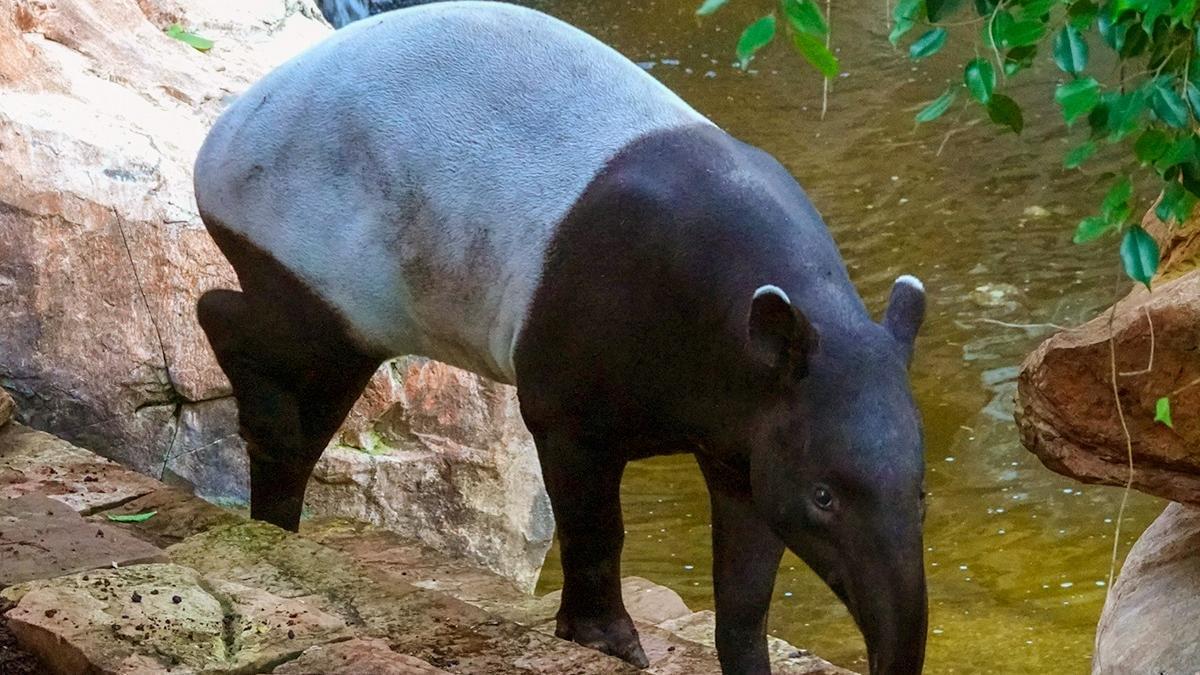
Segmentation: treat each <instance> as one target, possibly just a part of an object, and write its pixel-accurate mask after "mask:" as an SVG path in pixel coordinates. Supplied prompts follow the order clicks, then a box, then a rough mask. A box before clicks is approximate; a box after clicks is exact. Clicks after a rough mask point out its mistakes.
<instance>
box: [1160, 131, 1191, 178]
mask: <svg viewBox="0 0 1200 675" xmlns="http://www.w3.org/2000/svg"><path fill="white" fill-rule="evenodd" d="M1195 159H1196V138H1195V136H1191V135H1187V136H1181V137H1180V138H1177V139H1175V142H1174V143H1172V144H1171V147H1169V148H1167V151H1166V152H1164V153H1163V154H1162V156H1161V157H1159V158H1158V159H1156V160H1155V161H1154V168H1155V169H1157V170H1158V171H1160V172H1163V173H1165V172H1166V171H1167V169H1170V168H1171V167H1173V166H1176V165H1179V164H1187V163H1190V162H1192V161H1195Z"/></svg>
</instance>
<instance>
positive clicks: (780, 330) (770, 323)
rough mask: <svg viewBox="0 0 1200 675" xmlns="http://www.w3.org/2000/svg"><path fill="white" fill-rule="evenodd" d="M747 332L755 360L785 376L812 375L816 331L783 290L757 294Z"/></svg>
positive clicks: (764, 290) (764, 288)
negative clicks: (810, 356) (809, 369)
mask: <svg viewBox="0 0 1200 675" xmlns="http://www.w3.org/2000/svg"><path fill="white" fill-rule="evenodd" d="M746 329H747V337H748V338H749V343H750V355H751V356H752V357H753V358H754V360H756V361H758V362H759V363H761V364H763V365H765V366H767V367H768V368H771V369H772V370H774V371H776V372H778V373H779V374H780V375H781V376H784V377H786V376H795V377H803V376H804V375H805V374H806V373H807V372H808V354H809V352H811V351H812V350H813V348H815V346H816V332H815V331H814V330H813V327H812V324H810V323H809V322H808V319H807V318H806V317H805V316H804V313H803V312H801V311H800V310H799V309H797V308H796V307H795V306H794V305H792V301H791V299H789V298H788V295H787V293H784V292H783V289H781V288H779V287H778V286H772V285H766V286H760V287H759V288H758V290H756V291H754V297H753V298H751V300H750V315H749V316H748V317H747V318H746Z"/></svg>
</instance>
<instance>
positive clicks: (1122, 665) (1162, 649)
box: [1092, 504, 1200, 675]
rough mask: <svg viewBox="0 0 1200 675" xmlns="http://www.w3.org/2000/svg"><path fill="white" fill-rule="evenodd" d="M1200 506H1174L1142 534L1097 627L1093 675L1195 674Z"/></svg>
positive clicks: (1199, 654) (1198, 662) (1199, 647)
mask: <svg viewBox="0 0 1200 675" xmlns="http://www.w3.org/2000/svg"><path fill="white" fill-rule="evenodd" d="M1198 626H1200V509H1198V508H1195V507H1190V506H1184V505H1182V504H1171V505H1170V506H1168V507H1167V509H1166V511H1163V513H1162V515H1160V516H1159V517H1158V519H1157V520H1155V521H1154V523H1153V524H1151V525H1150V527H1149V528H1148V529H1147V530H1146V531H1145V532H1144V533H1143V534H1142V536H1141V538H1139V539H1138V541H1137V543H1136V544H1134V546H1133V549H1131V550H1130V551H1129V556H1128V557H1127V558H1126V559H1125V566H1124V567H1123V568H1122V570H1121V577H1120V578H1119V579H1118V580H1117V582H1116V584H1114V585H1113V588H1112V591H1111V592H1110V593H1109V596H1108V601H1107V602H1106V603H1105V605H1104V613H1103V614H1102V615H1101V617H1100V625H1099V627H1098V628H1097V630H1096V653H1095V657H1094V659H1093V661H1092V672H1093V673H1096V675H1124V674H1125V673H1195V672H1200V640H1197V639H1196V631H1197V627H1198Z"/></svg>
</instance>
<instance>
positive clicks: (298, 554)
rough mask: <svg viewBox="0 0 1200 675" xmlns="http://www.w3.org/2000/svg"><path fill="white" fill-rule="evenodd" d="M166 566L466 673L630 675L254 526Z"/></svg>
mask: <svg viewBox="0 0 1200 675" xmlns="http://www.w3.org/2000/svg"><path fill="white" fill-rule="evenodd" d="M167 552H168V554H169V555H170V556H171V560H172V561H174V562H176V563H178V564H181V565H187V566H189V567H193V568H196V569H202V570H206V573H208V574H210V575H211V576H214V577H217V578H220V579H222V580H225V581H231V582H234V583H237V584H240V585H244V586H249V587H253V588H259V589H263V590H265V591H268V592H270V593H272V594H274V595H278V596H281V597H289V598H298V597H304V598H308V599H309V600H310V601H311V602H314V603H317V604H319V605H320V606H322V607H327V608H330V611H334V612H337V613H339V614H340V615H342V616H344V617H345V618H346V619H347V621H348V622H349V621H351V620H352V621H353V623H354V624H355V626H356V630H357V632H358V633H359V634H360V635H364V636H367V637H378V638H382V639H385V640H387V642H388V645H389V646H391V648H392V649H395V650H397V651H399V652H402V653H405V654H410V655H412V656H416V657H418V658H420V659H423V660H424V661H426V662H428V663H430V664H432V665H434V666H437V667H439V668H443V669H446V668H451V667H453V668H454V669H455V670H456V671H457V672H464V673H496V674H500V673H514V674H516V673H528V672H530V671H532V672H534V673H546V674H547V675H549V674H551V673H555V674H557V673H573V674H578V675H589V674H591V673H595V674H597V675H599V674H601V673H604V674H606V675H607V674H610V673H613V674H615V673H632V672H636V671H635V670H634V669H633V668H632V667H631V666H628V665H627V664H625V663H624V662H622V661H618V660H617V659H614V658H612V657H607V656H603V655H599V654H598V653H597V652H595V651H593V650H589V649H587V648H585V647H581V646H579V645H576V644H574V643H572V642H567V641H565V640H559V639H557V638H554V637H552V636H550V635H546V634H543V633H540V632H538V631H535V630H531V629H529V628H527V627H525V626H521V625H518V624H517V623H515V622H512V621H509V620H506V619H504V618H503V617H499V616H497V615H494V614H490V613H488V612H486V611H484V610H483V609H480V608H478V607H474V606H472V605H470V604H468V603H465V602H463V601H461V600H458V599H456V598H452V597H450V596H448V595H446V594H443V593H440V592H437V591H432V590H427V589H423V588H418V587H416V586H414V585H412V584H408V583H405V582H402V581H397V580H395V579H394V578H388V577H386V576H383V575H380V574H375V575H372V574H369V573H368V572H367V571H366V570H364V569H363V568H362V567H361V566H360V565H358V564H356V563H355V562H354V561H353V560H351V559H350V558H348V557H347V556H345V555H342V554H340V553H338V552H335V551H334V550H332V549H330V548H327V547H325V546H322V545H320V544H317V543H316V542H313V541H309V540H307V539H305V538H303V537H300V536H297V535H294V534H291V533H289V532H285V531H283V530H280V529H279V528H277V527H273V526H271V525H267V524H265V523H259V522H249V523H245V524H241V525H233V526H226V527H216V528H213V529H211V530H207V531H205V532H202V533H200V534H196V535H194V536H192V537H189V538H187V539H185V540H184V541H183V542H181V543H179V544H176V545H174V546H171V547H170V548H169V549H167Z"/></svg>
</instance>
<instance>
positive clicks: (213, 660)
mask: <svg viewBox="0 0 1200 675" xmlns="http://www.w3.org/2000/svg"><path fill="white" fill-rule="evenodd" d="M2 595H3V596H4V597H5V598H8V599H9V600H12V601H15V602H16V603H17V604H16V607H14V608H13V609H11V610H9V611H8V612H7V613H6V615H5V616H6V617H7V619H8V624H9V627H10V628H11V629H12V631H13V633H14V634H16V636H17V638H18V639H19V640H20V642H21V644H22V645H23V646H24V647H25V648H26V649H29V650H30V651H31V652H33V653H35V654H36V655H37V656H38V657H39V658H41V659H42V660H43V661H44V662H45V663H46V664H47V665H48V666H49V667H50V668H51V669H52V670H53V671H54V672H69V673H82V672H106V673H107V672H114V673H118V672H119V673H133V672H166V671H168V669H170V670H171V671H175V670H176V669H178V670H182V671H199V670H203V671H204V672H208V673H214V674H215V673H232V672H261V671H262V670H263V669H264V668H266V667H268V666H269V665H270V664H272V663H277V662H278V661H279V660H282V659H288V658H292V657H294V656H297V655H299V654H301V653H302V652H303V651H304V650H305V649H307V648H308V647H311V646H312V645H314V644H319V643H322V642H326V641H329V640H334V639H338V638H341V637H345V636H346V635H347V634H348V633H347V629H346V626H345V623H344V622H343V621H342V620H341V619H340V618H338V617H336V616H333V615H330V614H327V613H325V612H323V611H321V610H320V609H319V608H317V607H315V606H313V605H312V604H311V603H310V602H308V601H307V600H306V599H303V598H297V599H288V598H280V597H277V596H273V595H271V594H270V593H267V592H265V591H262V590H261V589H253V588H247V587H245V586H241V585H239V584H234V583H230V582H227V581H223V580H207V579H204V578H203V577H201V575H200V574H198V573H197V572H196V571H195V570H191V569H188V568H185V567H180V566H177V565H136V566H133V567H126V568H120V569H107V570H99V571H93V572H89V573H87V574H76V575H71V576H65V577H58V578H56V579H50V580H44V581H34V582H30V583H27V584H22V585H19V586H13V587H10V588H7V589H5V590H4V591H3V592H2ZM176 598H178V600H176Z"/></svg>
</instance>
